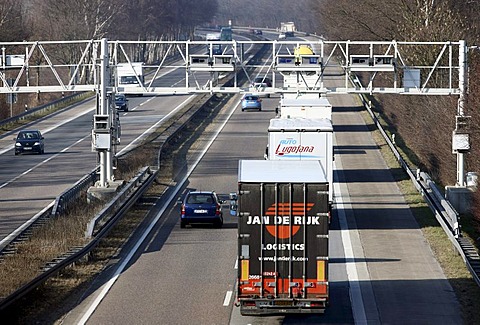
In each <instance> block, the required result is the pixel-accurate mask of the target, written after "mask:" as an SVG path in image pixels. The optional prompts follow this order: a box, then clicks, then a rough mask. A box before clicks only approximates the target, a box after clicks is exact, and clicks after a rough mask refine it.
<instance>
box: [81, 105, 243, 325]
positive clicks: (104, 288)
mask: <svg viewBox="0 0 480 325" xmlns="http://www.w3.org/2000/svg"><path fill="white" fill-rule="evenodd" d="M180 105H182V104H180ZM237 105H238V104H237ZM237 105H232V110H231V111H230V114H229V115H228V117H227V118H226V119H225V121H224V123H223V124H222V125H221V126H220V127H219V129H218V130H217V131H216V133H215V134H214V135H213V136H212V138H211V139H210V141H209V143H208V144H207V146H206V147H205V149H204V150H203V151H202V153H201V154H200V156H199V157H198V158H197V160H196V161H195V162H194V163H193V164H192V166H191V167H190V168H189V169H188V170H187V174H186V175H185V177H184V178H183V179H182V180H181V181H180V182H178V183H177V185H176V186H175V190H174V191H172V193H171V195H170V196H169V197H168V201H167V202H170V201H172V200H174V199H175V198H176V197H177V195H178V191H179V190H180V189H181V188H182V187H183V185H184V184H185V182H186V181H187V179H188V177H189V176H190V174H191V173H192V172H193V170H194V169H195V168H196V167H197V165H198V164H199V162H200V160H202V158H203V156H204V155H205V153H206V152H207V151H208V149H209V148H210V146H211V145H212V143H213V142H214V141H215V139H216V138H217V137H218V135H219V134H220V132H221V131H222V129H223V128H224V127H225V125H226V124H227V122H228V120H229V119H230V118H231V116H232V115H233V113H234V112H235V108H236V107H237ZM168 206H169V205H168V204H165V205H164V206H163V207H162V208H161V209H160V211H159V212H158V214H157V215H156V216H155V218H154V220H153V222H151V223H150V225H149V226H148V228H147V229H145V231H144V232H143V233H142V236H141V237H140V239H139V240H138V241H137V243H136V244H135V246H134V247H133V248H132V250H131V251H130V252H129V253H128V254H127V256H126V257H125V259H124V260H123V261H122V263H120V265H119V266H118V268H117V269H116V270H115V272H114V274H113V276H112V278H111V279H110V280H109V281H108V282H106V283H105V284H104V285H103V286H102V290H101V292H100V293H99V294H98V295H97V296H96V297H95V299H94V301H93V302H92V303H91V305H90V306H89V307H88V309H87V310H86V312H85V313H84V314H83V315H82V318H81V319H80V320H79V322H78V323H77V324H79V325H83V324H85V323H86V322H87V321H88V319H89V318H90V317H91V316H92V314H93V313H94V312H95V309H97V307H98V305H100V302H101V301H102V300H103V299H104V298H105V296H106V295H107V293H108V291H109V290H110V288H111V287H112V286H113V285H114V283H115V282H116V281H117V279H118V277H119V276H120V274H122V273H123V271H124V269H125V268H126V266H127V264H128V263H129V262H130V260H131V259H132V257H133V256H134V255H135V253H136V252H137V250H138V249H139V248H140V247H141V246H142V243H143V241H144V240H145V239H146V238H147V237H148V235H149V234H150V232H151V231H152V229H153V227H155V225H156V224H157V222H158V221H159V220H160V218H161V216H162V215H163V213H164V212H165V210H166V209H167V208H168ZM165 222H166V219H165V220H164V221H163V222H162V223H161V225H160V227H162V226H163V224H164V223H165Z"/></svg>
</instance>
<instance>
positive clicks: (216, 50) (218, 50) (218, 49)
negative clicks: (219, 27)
mask: <svg viewBox="0 0 480 325" xmlns="http://www.w3.org/2000/svg"><path fill="white" fill-rule="evenodd" d="M221 35H222V34H221V33H208V34H207V35H206V36H205V39H206V40H207V41H210V42H211V41H220V40H221ZM210 49H211V54H212V55H221V54H222V44H218V43H209V44H207V51H208V54H210Z"/></svg>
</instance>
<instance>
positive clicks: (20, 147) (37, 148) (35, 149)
mask: <svg viewBox="0 0 480 325" xmlns="http://www.w3.org/2000/svg"><path fill="white" fill-rule="evenodd" d="M14 141H15V156H16V155H18V154H21V153H26V152H29V153H30V152H32V153H38V154H43V153H44V152H45V143H44V138H43V135H42V133H41V132H40V131H39V130H29V131H20V132H19V133H18V135H17V137H16V138H15V139H14Z"/></svg>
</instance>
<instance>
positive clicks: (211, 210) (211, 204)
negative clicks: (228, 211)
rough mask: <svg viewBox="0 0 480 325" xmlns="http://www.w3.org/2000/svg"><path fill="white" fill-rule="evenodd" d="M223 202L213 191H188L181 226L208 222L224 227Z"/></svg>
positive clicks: (183, 204) (182, 210)
mask: <svg viewBox="0 0 480 325" xmlns="http://www.w3.org/2000/svg"><path fill="white" fill-rule="evenodd" d="M222 203H223V201H221V200H219V199H218V197H217V195H216V194H215V192H213V191H208V192H206V191H192V192H188V194H187V195H186V196H185V199H184V201H183V202H182V208H181V219H180V227H181V228H185V226H186V225H188V224H196V223H208V224H213V225H214V226H215V227H218V228H220V227H222V225H223V214H222Z"/></svg>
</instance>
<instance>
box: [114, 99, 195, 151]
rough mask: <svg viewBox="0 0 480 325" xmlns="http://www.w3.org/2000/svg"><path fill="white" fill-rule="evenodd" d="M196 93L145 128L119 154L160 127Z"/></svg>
mask: <svg viewBox="0 0 480 325" xmlns="http://www.w3.org/2000/svg"><path fill="white" fill-rule="evenodd" d="M195 96H196V95H191V96H190V97H188V98H187V99H185V100H184V101H183V102H182V103H181V104H180V105H178V106H177V107H175V109H173V110H171V111H170V112H169V113H168V114H167V115H165V116H164V117H163V118H162V119H160V120H159V121H158V122H157V123H155V124H153V125H152V126H151V127H149V128H148V129H147V130H145V132H143V133H142V134H140V135H139V136H138V137H137V138H135V140H133V141H132V142H130V143H129V144H128V145H127V146H125V148H123V149H122V150H120V151H119V152H118V153H117V155H121V154H122V153H124V152H127V151H128V150H130V148H131V147H134V146H135V145H136V144H137V143H138V142H140V140H141V139H143V138H144V137H145V135H146V134H149V133H150V132H151V130H152V129H153V128H156V127H158V125H159V124H161V123H162V122H163V121H164V120H165V119H166V118H168V117H169V116H170V115H172V114H174V113H175V112H176V111H178V110H179V109H181V108H182V107H183V106H184V105H186V104H187V103H188V102H189V101H190V100H192V99H193V98H194V97H195Z"/></svg>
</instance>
